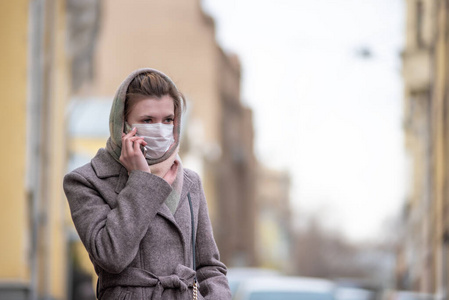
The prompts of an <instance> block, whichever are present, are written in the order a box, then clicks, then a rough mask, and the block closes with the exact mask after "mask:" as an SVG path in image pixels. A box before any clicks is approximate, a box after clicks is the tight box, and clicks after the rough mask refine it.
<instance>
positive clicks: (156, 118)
mask: <svg viewBox="0 0 449 300" xmlns="http://www.w3.org/2000/svg"><path fill="white" fill-rule="evenodd" d="M136 101H137V103H135V104H134V105H133V106H132V108H131V111H130V112H129V114H128V118H127V120H126V121H127V122H128V124H129V125H131V126H132V124H152V123H163V124H173V120H174V117H175V105H174V102H173V99H172V98H171V97H170V96H169V95H165V96H162V97H161V98H152V97H149V98H143V99H140V100H136Z"/></svg>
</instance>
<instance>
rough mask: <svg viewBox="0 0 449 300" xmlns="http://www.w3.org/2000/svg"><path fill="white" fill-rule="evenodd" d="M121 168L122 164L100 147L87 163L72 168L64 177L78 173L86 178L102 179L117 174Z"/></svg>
mask: <svg viewBox="0 0 449 300" xmlns="http://www.w3.org/2000/svg"><path fill="white" fill-rule="evenodd" d="M121 168H122V165H121V164H120V163H118V162H117V161H115V160H114V159H113V157H112V156H111V155H110V154H109V153H108V152H107V151H106V150H105V149H100V150H98V152H97V154H96V155H95V156H94V157H93V158H92V160H91V161H90V162H89V163H87V164H85V165H83V166H81V167H79V168H76V169H74V170H73V171H71V172H70V173H68V174H67V175H66V177H73V176H75V177H76V176H77V175H78V176H81V177H84V178H86V179H104V178H107V177H114V176H118V175H119V174H120V169H121Z"/></svg>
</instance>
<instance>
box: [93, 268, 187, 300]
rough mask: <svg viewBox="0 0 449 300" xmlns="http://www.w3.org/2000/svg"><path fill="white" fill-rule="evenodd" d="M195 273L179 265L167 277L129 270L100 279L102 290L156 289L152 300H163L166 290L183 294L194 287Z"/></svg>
mask: <svg viewBox="0 0 449 300" xmlns="http://www.w3.org/2000/svg"><path fill="white" fill-rule="evenodd" d="M195 274H196V273H195V271H194V270H192V269H191V268H188V267H186V266H183V265H178V266H177V267H176V269H175V273H174V274H172V275H166V276H157V275H154V274H152V273H151V272H148V271H146V270H144V269H139V268H127V269H125V270H124V271H123V272H122V273H120V274H109V273H106V274H102V275H103V276H101V277H100V286H99V288H100V290H103V291H104V290H105V289H107V288H112V287H116V286H132V287H154V290H153V296H152V297H151V299H152V300H159V299H162V294H163V292H164V290H166V289H178V290H180V291H182V292H185V291H187V290H188V288H189V287H192V286H193V282H194V278H195Z"/></svg>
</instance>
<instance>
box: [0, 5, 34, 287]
mask: <svg viewBox="0 0 449 300" xmlns="http://www.w3.org/2000/svg"><path fill="white" fill-rule="evenodd" d="M27 34H28V0H14V1H1V2H0V37H1V44H2V47H1V48H0V66H1V67H0V91H2V99H1V101H0V136H1V138H2V147H0V165H1V167H2V172H1V180H0V202H1V205H0V207H1V209H0V245H1V248H0V279H12V280H19V281H20V280H27V279H28V275H29V274H28V271H29V270H28V267H27V245H28V240H27V237H28V233H27V231H26V229H27V228H28V224H27V209H26V194H25V170H26V166H25V160H26V152H25V149H26V148H25V147H26V102H27V93H26V91H27V50H28V36H27Z"/></svg>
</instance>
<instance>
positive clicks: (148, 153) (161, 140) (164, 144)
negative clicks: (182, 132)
mask: <svg viewBox="0 0 449 300" xmlns="http://www.w3.org/2000/svg"><path fill="white" fill-rule="evenodd" d="M132 126H133V127H136V129H137V135H138V136H141V137H143V139H144V140H145V142H147V145H146V146H144V155H145V158H150V159H157V158H160V157H162V155H164V154H165V152H167V150H168V149H169V148H170V146H171V145H172V144H173V142H174V141H175V139H174V137H173V124H162V123H154V124H132Z"/></svg>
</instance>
